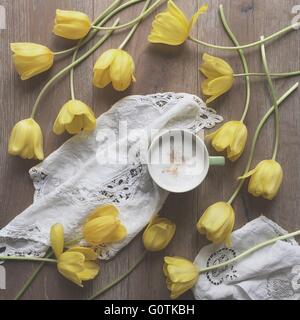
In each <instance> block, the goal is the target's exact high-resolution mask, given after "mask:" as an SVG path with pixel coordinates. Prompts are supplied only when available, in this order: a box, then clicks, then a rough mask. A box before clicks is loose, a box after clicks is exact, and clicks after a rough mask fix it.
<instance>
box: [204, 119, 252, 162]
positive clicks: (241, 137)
mask: <svg viewBox="0 0 300 320" xmlns="http://www.w3.org/2000/svg"><path fill="white" fill-rule="evenodd" d="M247 137H248V130H247V127H246V126H245V125H244V123H243V122H241V121H229V122H226V123H225V124H224V125H223V126H222V127H220V128H219V129H218V130H216V131H215V132H213V133H211V134H209V135H207V136H206V138H207V139H208V140H211V144H212V146H213V147H214V149H215V150H216V151H218V152H223V151H224V150H226V151H227V157H228V159H229V160H231V161H236V160H237V159H239V157H240V156H241V155H242V153H243V151H244V149H245V146H246V142H247Z"/></svg>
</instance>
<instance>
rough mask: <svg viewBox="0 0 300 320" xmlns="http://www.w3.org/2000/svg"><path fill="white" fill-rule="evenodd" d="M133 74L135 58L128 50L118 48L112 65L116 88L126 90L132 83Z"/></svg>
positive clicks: (111, 71) (113, 80)
mask: <svg viewBox="0 0 300 320" xmlns="http://www.w3.org/2000/svg"><path fill="white" fill-rule="evenodd" d="M133 74H134V62H133V59H132V58H131V56H130V55H129V54H128V53H127V52H125V51H123V50H118V54H117V55H116V57H115V59H114V61H113V63H112V64H111V66H110V78H111V81H112V85H113V87H114V89H116V90H118V91H123V90H126V89H127V88H128V87H129V86H130V84H131V80H132V76H133Z"/></svg>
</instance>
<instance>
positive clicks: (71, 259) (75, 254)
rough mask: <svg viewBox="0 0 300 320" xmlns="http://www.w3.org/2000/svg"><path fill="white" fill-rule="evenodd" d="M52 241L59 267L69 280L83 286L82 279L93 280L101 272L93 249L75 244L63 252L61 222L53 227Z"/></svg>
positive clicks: (60, 271) (51, 232)
mask: <svg viewBox="0 0 300 320" xmlns="http://www.w3.org/2000/svg"><path fill="white" fill-rule="evenodd" d="M50 243H51V247H52V250H53V252H54V254H55V256H56V258H57V269H58V271H59V273H61V274H62V275H63V276H64V277H65V278H67V279H68V280H70V281H72V282H74V283H76V284H77V285H79V286H81V287H82V281H87V280H92V279H94V278H95V277H96V275H97V274H98V273H99V266H98V265H97V264H96V263H95V262H93V261H95V260H96V259H97V254H96V253H95V251H94V250H93V249H91V248H87V247H80V246H74V247H72V248H70V249H69V250H67V251H65V252H63V249H64V229H63V226H62V225H61V224H55V225H53V226H52V227H51V231H50Z"/></svg>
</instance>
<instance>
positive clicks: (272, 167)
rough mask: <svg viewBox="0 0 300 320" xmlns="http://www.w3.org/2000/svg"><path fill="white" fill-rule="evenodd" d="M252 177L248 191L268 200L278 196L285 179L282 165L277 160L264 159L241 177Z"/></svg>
mask: <svg viewBox="0 0 300 320" xmlns="http://www.w3.org/2000/svg"><path fill="white" fill-rule="evenodd" d="M248 177H251V178H250V181H249V185H248V191H249V193H251V194H252V195H253V196H254V197H259V196H262V197H263V198H265V199H267V200H272V199H273V198H275V197H276V195H277V193H278V191H279V188H280V186H281V183H282V179H283V170H282V168H281V165H280V164H279V163H278V162H277V161H275V160H263V161H261V162H260V163H259V164H258V165H257V166H256V168H255V169H253V170H251V171H249V172H248V173H247V174H246V175H244V176H242V177H240V178H239V179H246V178H248Z"/></svg>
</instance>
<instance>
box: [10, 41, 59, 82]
mask: <svg viewBox="0 0 300 320" xmlns="http://www.w3.org/2000/svg"><path fill="white" fill-rule="evenodd" d="M10 48H11V50H12V52H13V53H14V55H13V62H14V64H15V66H16V69H17V72H18V74H19V75H20V76H21V79H22V80H27V79H30V78H32V77H33V76H35V75H37V74H39V73H42V72H44V71H46V70H48V69H50V68H51V67H52V65H53V60H54V54H53V52H52V51H51V50H50V49H48V48H47V47H45V46H42V45H40V44H36V43H30V42H20V43H11V44H10Z"/></svg>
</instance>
